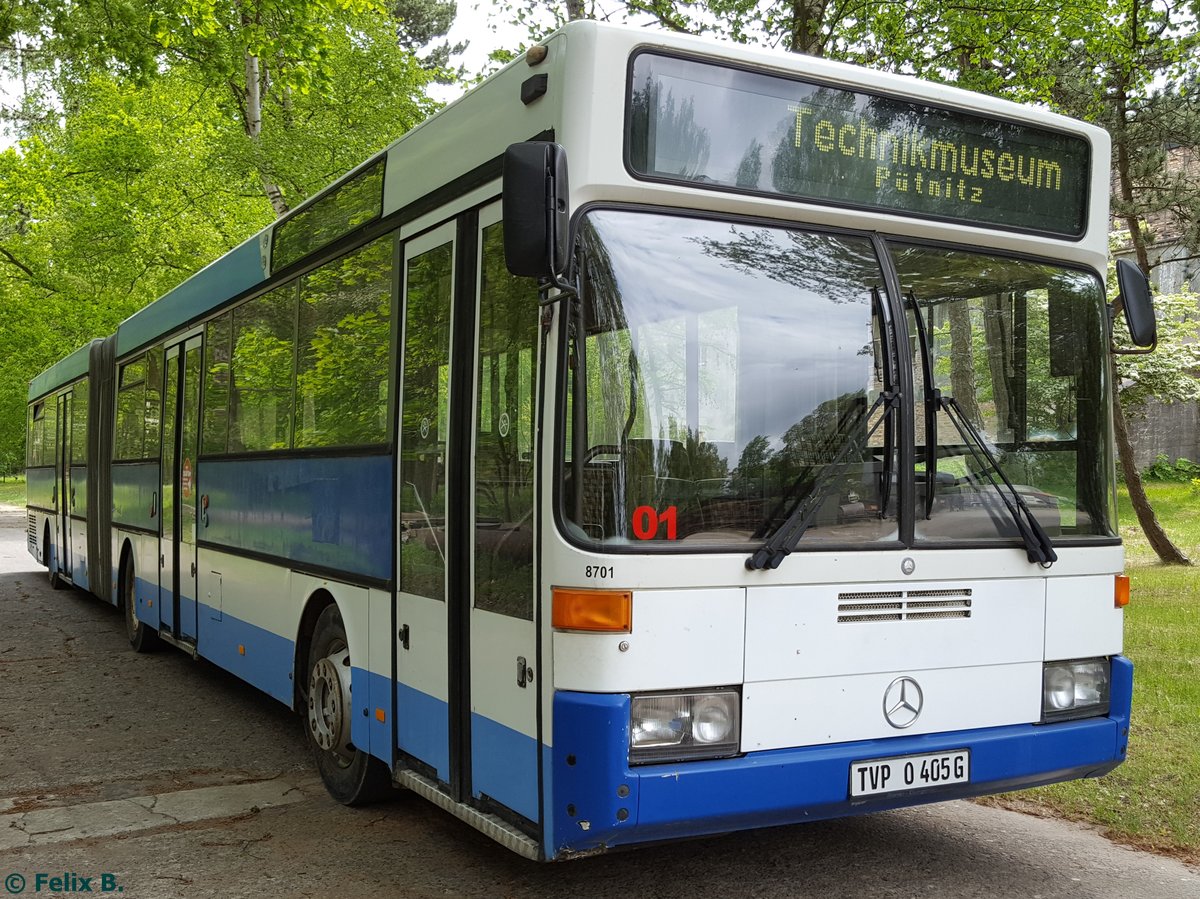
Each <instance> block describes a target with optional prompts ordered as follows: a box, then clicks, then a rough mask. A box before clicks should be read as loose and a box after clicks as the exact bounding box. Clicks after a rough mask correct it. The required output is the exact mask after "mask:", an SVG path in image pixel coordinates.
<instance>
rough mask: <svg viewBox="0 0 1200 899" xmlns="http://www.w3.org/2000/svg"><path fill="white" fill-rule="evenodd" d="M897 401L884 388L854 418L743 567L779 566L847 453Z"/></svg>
mask: <svg viewBox="0 0 1200 899" xmlns="http://www.w3.org/2000/svg"><path fill="white" fill-rule="evenodd" d="M899 401H900V395H899V394H898V393H896V392H895V391H891V390H885V391H883V392H882V393H880V394H879V396H877V397H875V402H873V403H872V404H871V406H870V408H869V409H867V411H866V412H864V413H863V414H862V415H861V416H857V417H856V418H855V419H854V422H853V423H852V426H851V428H850V429H849V430H850V433H849V435H848V436H847V437H846V439H845V440H843V441H842V445H841V447H840V448H839V449H838V452H837V455H835V456H834V457H833V461H832V462H830V463H829V464H828V465H827V466H826V467H825V469H824V470H823V471H822V472H821V473H820V474H819V475H817V476H816V477H815V478H814V479H813V481H812V485H813V488H812V490H811V491H810V492H809V494H808V495H807V496H806V497H805V498H804V499H803V500H801V501H800V502H798V503H796V506H795V508H794V509H792V512H791V514H790V515H788V517H787V518H786V519H785V520H784V522H783V524H781V525H780V526H779V527H778V528H776V529H775V531H774V532H773V533H772V534H771V536H770V538H769V539H768V540H767V541H766V543H764V544H763V545H762V546H761V547H759V548H758V549H757V550H755V552H754V553H753V554H752V555H751V556H750V558H748V559H747V560H746V567H747V568H748V569H749V570H750V571H761V570H762V569H764V568H772V569H774V568H778V567H779V563H780V562H782V561H783V560H784V559H785V558H787V557H788V556H789V555H790V554H791V552H792V550H794V549H795V548H796V545H797V544H798V543H799V542H800V538H801V537H803V536H804V532H805V531H807V530H808V528H809V526H810V525H811V524H812V520H813V518H814V517H815V516H816V514H817V510H818V509H820V508H821V504H822V503H823V502H824V501H825V497H826V496H827V495H828V494H829V491H830V489H831V488H832V487H833V483H834V478H835V475H836V474H838V473H840V472H841V469H842V467H843V466H844V465H845V464H846V459H847V458H848V457H849V455H850V452H851V451H852V450H857V451H858V452H860V453H861V452H862V450H863V448H864V447H866V445H867V442H868V441H869V440H870V439H871V437H872V436H873V435H874V433H875V432H876V431H877V430H878V429H879V425H880V424H882V423H883V422H884V421H886V420H887V419H888V418H889V417H890V416H891V414H892V412H893V411H895V409H896V408H897V406H898V405H899ZM880 406H883V407H884V411H883V415H881V416H880V417H879V418H878V419H876V421H875V424H873V425H871V427H870V428H869V429H868V430H867V431H866V433H865V434H862V435H859V434H858V433H857V432H858V426H859V425H860V424H862V423H863V422H864V421H869V420H870V418H871V415H872V414H874V412H875V410H876V409H878V408H879V407H880Z"/></svg>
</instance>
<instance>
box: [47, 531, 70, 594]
mask: <svg viewBox="0 0 1200 899" xmlns="http://www.w3.org/2000/svg"><path fill="white" fill-rule="evenodd" d="M53 549H54V547H53V546H51V545H50V525H49V524H47V525H46V530H45V532H44V533H43V535H42V552H43V554H44V555H45V557H46V571H47V572H48V573H49V576H50V589H51V590H65V589H66V588H67V579H66V578H64V577H63V576H62V575H61V574H59V572H58V568H56V567H55V564H56V562H57V559H56V558H55V553H54V552H53Z"/></svg>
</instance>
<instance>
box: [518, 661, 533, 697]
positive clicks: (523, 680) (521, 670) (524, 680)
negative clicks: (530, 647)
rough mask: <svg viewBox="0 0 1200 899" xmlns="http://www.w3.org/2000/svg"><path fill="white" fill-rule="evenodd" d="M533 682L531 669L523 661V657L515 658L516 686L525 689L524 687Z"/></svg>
mask: <svg viewBox="0 0 1200 899" xmlns="http://www.w3.org/2000/svg"><path fill="white" fill-rule="evenodd" d="M532 682H533V668H531V667H530V666H529V665H528V664H527V663H526V661H525V656H517V686H518V687H520V688H521V689H525V685H526V684H529V683H532Z"/></svg>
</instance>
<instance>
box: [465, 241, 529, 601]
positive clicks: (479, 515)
mask: <svg viewBox="0 0 1200 899" xmlns="http://www.w3.org/2000/svg"><path fill="white" fill-rule="evenodd" d="M482 243H483V247H482V261H481V265H482V272H481V276H480V292H479V362H478V366H477V368H476V382H475V397H476V405H475V422H476V427H475V605H476V608H480V609H486V610H488V611H491V612H498V613H500V614H502V615H510V616H512V617H514V618H526V619H532V618H533V521H532V519H533V502H534V496H533V462H534V452H533V423H534V422H533V416H534V403H533V399H534V389H535V388H534V367H535V361H536V353H537V349H536V346H537V333H538V302H537V299H538V297H537V284H536V283H535V282H534V281H533V279H531V278H517V277H514V276H513V275H511V274H509V272H508V269H507V268H506V267H505V264H504V234H503V228H502V225H501V224H500V223H497V224H494V225H490V226H488V227H486V228H484V230H483V241H482Z"/></svg>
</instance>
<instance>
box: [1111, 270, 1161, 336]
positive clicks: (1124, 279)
mask: <svg viewBox="0 0 1200 899" xmlns="http://www.w3.org/2000/svg"><path fill="white" fill-rule="evenodd" d="M1117 289H1118V290H1119V291H1120V295H1119V296H1118V297H1117V302H1118V303H1120V308H1121V310H1122V311H1124V313H1125V323H1126V324H1127V325H1128V326H1129V336H1130V337H1131V338H1132V339H1133V345H1134V346H1139V347H1153V346H1154V345H1155V344H1156V343H1157V342H1158V322H1157V321H1155V319H1154V301H1153V300H1152V299H1151V297H1150V282H1149V281H1147V280H1146V276H1145V275H1144V274H1142V270H1141V269H1140V268H1138V267H1137V266H1136V265H1134V264H1133V263H1132V262H1130V261H1129V260H1128V259H1118V260H1117Z"/></svg>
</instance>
